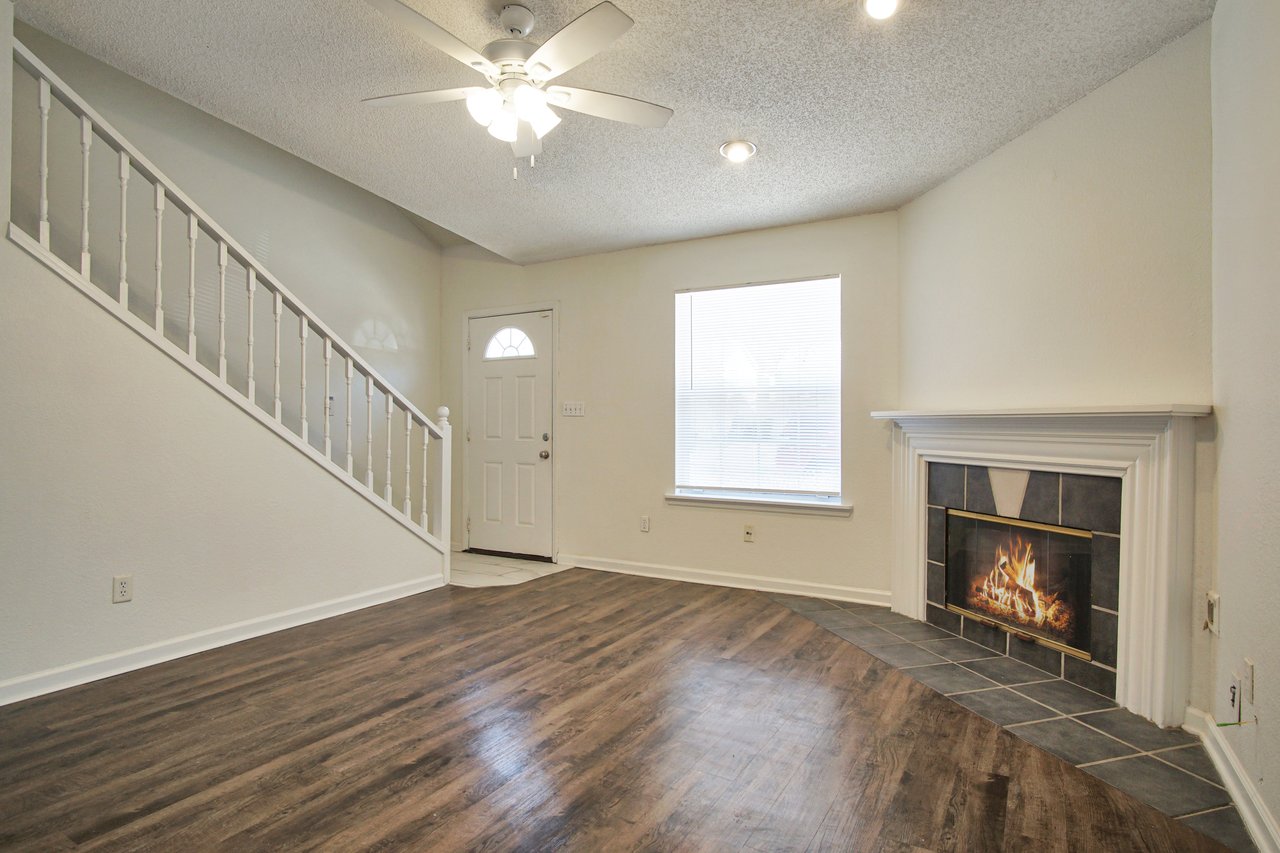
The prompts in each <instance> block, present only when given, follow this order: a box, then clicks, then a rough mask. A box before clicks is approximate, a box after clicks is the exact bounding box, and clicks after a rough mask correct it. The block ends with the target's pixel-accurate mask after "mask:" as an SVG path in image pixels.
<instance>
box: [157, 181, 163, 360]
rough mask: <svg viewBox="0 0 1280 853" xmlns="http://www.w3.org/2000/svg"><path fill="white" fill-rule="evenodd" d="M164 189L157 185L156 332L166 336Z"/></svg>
mask: <svg viewBox="0 0 1280 853" xmlns="http://www.w3.org/2000/svg"><path fill="white" fill-rule="evenodd" d="M163 241H164V187H163V186H162V185H160V184H156V331H157V332H159V333H160V334H161V335H163V334H164V288H163V287H162V286H161V285H162V284H163V282H164V248H163Z"/></svg>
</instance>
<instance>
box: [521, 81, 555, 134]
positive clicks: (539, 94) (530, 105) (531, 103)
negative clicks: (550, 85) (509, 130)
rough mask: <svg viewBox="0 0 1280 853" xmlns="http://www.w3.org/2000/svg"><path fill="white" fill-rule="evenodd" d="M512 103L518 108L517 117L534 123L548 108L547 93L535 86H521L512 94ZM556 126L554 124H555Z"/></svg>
mask: <svg viewBox="0 0 1280 853" xmlns="http://www.w3.org/2000/svg"><path fill="white" fill-rule="evenodd" d="M511 104H512V106H514V107H515V109H516V117H517V118H519V119H520V120H521V121H527V122H529V123H530V124H533V123H534V118H535V117H537V116H540V115H541V114H542V111H543V110H545V109H546V108H547V93H546V92H544V91H542V90H541V89H539V88H537V87H535V86H529V85H527V84H526V85H524V86H520V87H519V88H517V89H516V90H515V92H514V93H512V95H511ZM553 126H554V125H553Z"/></svg>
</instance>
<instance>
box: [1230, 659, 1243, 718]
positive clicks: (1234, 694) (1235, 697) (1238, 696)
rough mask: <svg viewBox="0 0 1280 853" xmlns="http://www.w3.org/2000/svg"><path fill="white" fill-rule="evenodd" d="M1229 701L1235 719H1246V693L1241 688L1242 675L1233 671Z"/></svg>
mask: <svg viewBox="0 0 1280 853" xmlns="http://www.w3.org/2000/svg"><path fill="white" fill-rule="evenodd" d="M1227 702H1228V705H1229V707H1230V708H1231V710H1232V711H1234V712H1235V713H1234V715H1233V716H1235V718H1236V719H1235V721H1236V722H1237V723H1238V722H1240V721H1241V720H1242V719H1244V713H1243V712H1244V695H1243V691H1242V690H1241V685H1240V676H1239V675H1238V674H1236V673H1234V672H1233V673H1231V686H1230V687H1229V688H1227Z"/></svg>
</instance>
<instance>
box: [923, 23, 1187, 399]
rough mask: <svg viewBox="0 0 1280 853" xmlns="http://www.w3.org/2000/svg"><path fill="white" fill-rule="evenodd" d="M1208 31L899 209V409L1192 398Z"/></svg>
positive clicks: (1182, 41)
mask: <svg viewBox="0 0 1280 853" xmlns="http://www.w3.org/2000/svg"><path fill="white" fill-rule="evenodd" d="M1208 51H1209V27H1208V25H1207V24H1206V25H1203V26H1201V27H1199V28H1197V29H1196V30H1193V31H1192V32H1191V33H1189V34H1188V35H1187V36H1185V37H1183V38H1181V39H1179V40H1178V41H1175V42H1173V43H1172V44H1170V45H1168V46H1167V47H1165V48H1164V49H1163V50H1161V51H1160V52H1159V53H1157V54H1156V55H1155V56H1153V57H1151V58H1150V59H1147V60H1146V61H1144V62H1142V63H1140V64H1139V65H1137V66H1135V67H1134V68H1132V69H1130V70H1129V71H1127V72H1125V73H1124V74H1121V75H1120V76H1118V77H1116V78H1115V79H1114V80H1112V81H1111V82H1109V83H1107V84H1106V85H1104V86H1102V87H1101V88H1100V89H1098V90H1096V91H1094V92H1093V93H1091V94H1089V95H1087V96H1086V97H1084V98H1082V99H1081V100H1079V101H1077V102H1076V103H1075V104H1073V105H1071V106H1069V107H1067V108H1066V109H1064V110H1062V111H1061V112H1060V113H1058V114H1057V115H1055V116H1053V117H1052V118H1050V119H1048V120H1047V121H1045V122H1043V123H1041V124H1039V125H1037V126H1036V127H1035V128H1033V129H1032V130H1030V131H1028V132H1027V133H1025V134H1024V135H1022V136H1021V137H1019V138H1017V139H1015V140H1013V141H1012V142H1010V143H1009V144H1007V145H1005V146H1004V147H1003V148H1001V149H999V150H998V151H996V152H995V153H993V154H992V155H990V156H989V157H987V158H985V159H983V160H981V161H980V162H978V163H976V164H974V165H973V166H971V167H969V168H968V169H966V170H964V171H963V172H961V173H960V174H958V175H956V176H955V177H953V178H952V179H950V180H949V181H947V182H946V183H944V184H942V185H941V186H939V187H937V188H935V189H933V190H931V191H930V192H928V193H926V194H925V195H923V196H921V197H920V198H918V199H916V200H915V201H913V202H911V203H910V204H908V205H907V206H906V207H904V208H903V209H902V212H901V222H902V236H901V246H902V315H901V321H902V341H901V358H902V363H901V376H902V385H901V395H900V396H901V401H900V402H901V404H902V406H903V407H904V408H934V409H937V408H982V407H1016V406H1055V405H1073V404H1075V405H1103V404H1127V403H1169V402H1204V401H1207V400H1208V399H1209V397H1210V367H1209V339H1210V320H1209V307H1210V306H1209V288H1208V281H1209V251H1210V229H1209V199H1210V175H1209V162H1210V150H1211V144H1210V124H1209V73H1208V69H1209V64H1208V61H1209V60H1208Z"/></svg>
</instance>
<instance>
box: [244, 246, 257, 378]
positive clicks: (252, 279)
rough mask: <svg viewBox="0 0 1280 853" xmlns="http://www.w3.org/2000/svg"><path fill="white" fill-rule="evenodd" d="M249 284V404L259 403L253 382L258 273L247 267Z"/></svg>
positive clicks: (247, 360)
mask: <svg viewBox="0 0 1280 853" xmlns="http://www.w3.org/2000/svg"><path fill="white" fill-rule="evenodd" d="M246 271H247V272H248V277H247V280H248V284H247V285H246V288H247V289H248V291H249V304H248V307H247V308H246V309H245V314H246V316H247V317H248V320H249V354H248V357H247V358H246V359H245V369H246V370H247V371H248V372H249V382H248V387H247V388H246V390H245V396H246V397H248V398H249V402H250V403H253V404H256V403H257V399H258V398H257V392H256V388H255V384H254V381H253V292H254V291H255V290H257V289H258V272H257V270H255V269H254V268H253V267H247V268H246Z"/></svg>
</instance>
